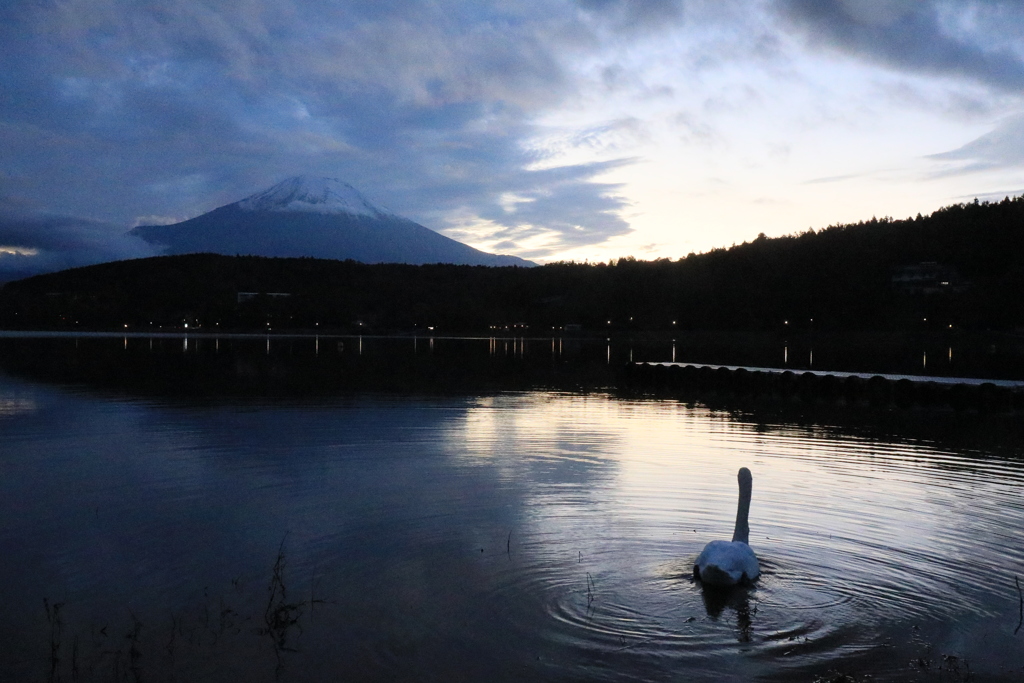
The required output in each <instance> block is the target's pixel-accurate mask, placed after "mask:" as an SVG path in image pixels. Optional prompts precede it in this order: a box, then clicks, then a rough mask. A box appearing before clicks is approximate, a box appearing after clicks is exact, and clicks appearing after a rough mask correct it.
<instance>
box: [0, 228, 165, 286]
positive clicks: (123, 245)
mask: <svg viewBox="0 0 1024 683" xmlns="http://www.w3.org/2000/svg"><path fill="white" fill-rule="evenodd" d="M155 254H156V251H155V249H154V248H153V247H152V246H150V245H148V244H146V243H145V242H143V241H142V240H141V239H138V238H136V237H131V236H129V235H126V234H125V233H124V229H123V228H122V227H121V226H117V225H111V224H109V223H101V222H98V221H88V220H83V219H80V218H69V217H65V216H25V215H17V214H10V213H3V212H0V282H7V281H10V280H17V279H19V278H23V277H28V276H29V275H36V274H38V273H45V272H50V271H54V270H62V269H64V268H75V267H78V266H88V265H92V264H94V263H103V262H106V261H116V260H119V259H128V258H143V257H146V256H154V255H155Z"/></svg>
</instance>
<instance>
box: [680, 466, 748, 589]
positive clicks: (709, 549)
mask: <svg viewBox="0 0 1024 683" xmlns="http://www.w3.org/2000/svg"><path fill="white" fill-rule="evenodd" d="M737 479H739V482H740V502H739V506H738V507H737V509H736V530H735V531H734V532H733V534H732V541H711V542H710V543H708V544H707V545H706V546H704V550H702V551H701V553H700V555H698V556H697V561H696V563H695V564H694V565H693V575H694V576H695V577H697V578H698V579H700V580H701V582H703V583H706V584H710V585H712V586H735V585H737V584H741V583H750V582H751V581H753V580H754V579H756V578H757V577H758V576H759V575H760V574H761V568H760V567H759V566H758V564H757V556H755V555H754V551H753V550H751V549H750V546H749V545H747V541H748V539H749V538H750V527H749V526H748V525H747V515H748V514H749V513H750V492H751V490H752V488H753V486H752V482H753V479H754V478H753V477H752V476H751V475H750V470H748V469H747V468H746V467H741V468H740V471H739V474H738V475H737Z"/></svg>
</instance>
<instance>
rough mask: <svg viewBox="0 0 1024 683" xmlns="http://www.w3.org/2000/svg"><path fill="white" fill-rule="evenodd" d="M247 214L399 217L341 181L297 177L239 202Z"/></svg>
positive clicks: (239, 206)
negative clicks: (255, 212)
mask: <svg viewBox="0 0 1024 683" xmlns="http://www.w3.org/2000/svg"><path fill="white" fill-rule="evenodd" d="M238 208H240V209H242V210H243V211H300V212H302V211H304V212H308V213H348V214H352V215H353V216H370V217H372V218H381V217H384V216H394V215H395V214H393V213H391V212H390V211H387V210H385V209H381V208H379V207H376V206H374V205H373V204H371V203H370V202H369V201H368V200H367V199H366V197H364V196H363V195H361V194H360V193H359V190H357V189H356V188H354V187H352V186H351V185H349V184H348V183H344V182H342V181H340V180H338V179H337V178H318V177H314V176H295V177H294V178H289V179H288V180H284V181H282V182H280V183H278V184H277V185H274V186H273V187H272V188H270V189H269V190H264V191H263V192H257V193H256V194H254V195H252V196H251V197H247V198H246V199H243V200H242V201H240V202H238Z"/></svg>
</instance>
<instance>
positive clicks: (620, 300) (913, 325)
mask: <svg viewBox="0 0 1024 683" xmlns="http://www.w3.org/2000/svg"><path fill="white" fill-rule="evenodd" d="M921 264H930V265H929V266H928V267H930V268H931V269H932V270H934V271H936V272H940V273H944V274H945V275H943V277H944V278H947V279H946V280H943V282H923V283H921V282H917V283H916V284H915V282H911V283H910V285H908V284H907V282H906V280H907V279H908V277H909V278H910V279H911V280H913V277H916V276H915V275H914V273H919V272H921V271H922V270H928V267H926V268H924V269H922V268H921ZM915 268H916V269H917V270H915ZM907 273H910V274H911V276H907V277H904V275H906V274H907ZM949 278H954V279H955V281H952V282H950V281H948V279H949ZM239 294H242V295H243V296H241V297H240V296H239ZM275 295H286V296H275ZM186 324H188V325H190V326H191V327H192V328H195V327H197V326H198V327H201V328H202V329H210V328H219V329H223V330H254V329H266V328H270V329H272V330H289V329H292V330H298V329H320V330H325V331H326V330H333V331H340V332H355V331H363V332H371V331H373V332H382V333H384V332H407V331H408V332H411V331H416V330H424V329H426V328H428V327H432V328H434V329H435V330H437V331H440V332H443V333H487V332H494V331H496V330H497V331H500V332H502V333H504V332H506V331H507V332H509V333H523V334H530V333H539V334H546V333H549V332H550V331H551V330H553V329H555V330H563V328H565V327H566V326H567V325H568V326H570V330H573V331H575V330H577V329H579V330H582V331H584V332H586V331H591V332H596V331H601V332H605V331H611V332H623V331H639V330H647V331H671V330H762V331H763V330H773V329H783V328H789V329H794V330H797V329H806V328H814V329H822V330H826V329H832V330H844V329H879V330H906V329H920V328H946V327H948V326H950V325H952V326H954V327H955V328H960V329H963V328H967V329H998V330H1012V329H1015V328H1018V327H1021V326H1024V197H1017V198H1012V199H1011V198H1007V199H1005V200H1003V201H1001V202H991V203H990V202H978V201H977V200H975V201H974V202H970V203H964V204H955V205H952V206H948V207H945V208H942V209H939V210H938V211H936V212H934V213H932V214H931V215H929V216H921V215H920V214H919V215H918V216H916V217H914V218H908V219H904V220H894V219H892V218H881V219H878V218H873V219H871V220H870V221H861V222H858V223H855V224H845V225H834V226H829V227H827V228H824V229H821V230H817V231H816V230H813V229H812V230H808V231H806V232H803V233H798V234H793V235H788V236H784V237H775V238H768V237H765V236H764V235H763V234H762V235H759V236H758V237H757V238H756V239H754V240H752V241H750V242H745V243H743V244H740V245H734V246H732V247H729V248H721V249H714V250H712V251H709V252H706V253H701V254H690V255H688V256H686V257H683V258H679V259H676V260H672V259H657V260H652V261H643V260H637V259H634V258H632V257H627V258H622V259H618V260H614V261H611V262H608V263H596V264H590V263H574V262H561V263H552V264H548V265H543V266H537V267H533V268H520V267H487V266H456V265H444V264H435V265H423V266H412V265H403V264H364V263H359V262H355V261H333V260H325V259H315V258H266V257H255V256H222V255H216V254H189V255H182V256H165V257H155V258H147V259H137V260H129V261H117V262H113V263H105V264H100V265H95V266H88V267H84V268H76V269H72V270H67V271H62V272H58V273H50V274H46V275H40V276H35V277H32V278H27V279H25V280H19V281H16V282H11V283H8V284H6V285H5V286H4V287H3V289H2V290H0V326H2V327H4V328H7V329H12V328H20V329H112V328H117V329H124V326H126V325H127V326H128V329H132V330H148V329H167V328H181V327H183V326H184V325H186ZM506 328H507V329H506Z"/></svg>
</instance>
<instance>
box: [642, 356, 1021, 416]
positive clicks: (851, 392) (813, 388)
mask: <svg viewBox="0 0 1024 683" xmlns="http://www.w3.org/2000/svg"><path fill="white" fill-rule="evenodd" d="M625 380H626V384H627V385H628V386H629V387H631V388H634V389H640V390H645V389H650V390H699V391H707V392H715V393H728V394H733V395H749V396H777V397H781V398H797V399H802V400H806V401H839V402H846V403H851V404H870V405H874V406H883V407H884V406H897V407H904V408H909V407H913V406H920V407H948V408H953V409H955V410H978V411H984V412H1009V411H1024V381H1017V380H993V379H979V378H970V377H929V376H923V375H896V374H883V373H861V372H827V371H821V370H790V369H785V368H761V367H744V366H735V365H710V364H703V363H631V364H629V365H628V366H627V367H626V373H625Z"/></svg>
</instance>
